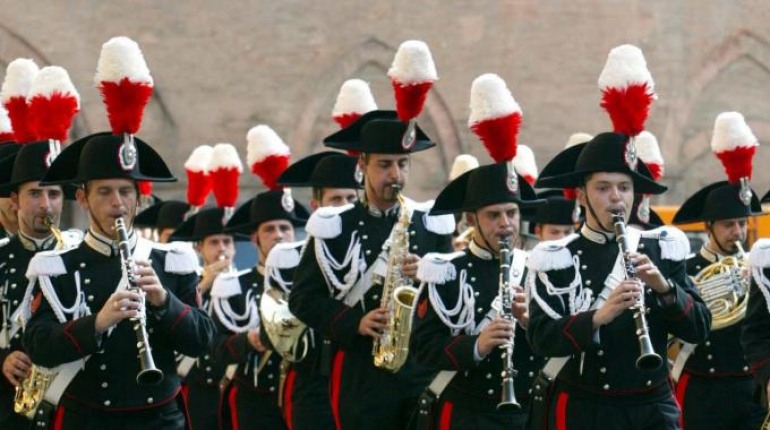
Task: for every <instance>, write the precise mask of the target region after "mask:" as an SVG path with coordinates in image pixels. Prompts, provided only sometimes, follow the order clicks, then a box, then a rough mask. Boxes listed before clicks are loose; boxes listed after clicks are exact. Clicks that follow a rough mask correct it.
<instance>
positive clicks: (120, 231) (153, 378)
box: [115, 218, 163, 386]
mask: <svg viewBox="0 0 770 430" xmlns="http://www.w3.org/2000/svg"><path fill="white" fill-rule="evenodd" d="M115 233H116V234H117V236H118V249H119V250H120V262H121V264H122V265H123V269H124V270H125V271H126V277H127V278H128V288H127V289H128V291H132V292H135V293H138V294H139V297H140V299H139V315H138V316H136V317H134V318H131V323H132V324H133V328H134V333H135V334H136V347H137V348H138V349H139V355H138V358H139V373H138V374H137V375H136V383H137V384H139V385H145V386H147V385H158V384H160V382H161V381H163V371H161V370H160V369H158V368H157V367H155V360H153V359H152V349H150V341H149V336H148V335H147V316H146V304H145V298H144V290H142V289H141V288H140V287H139V285H138V284H137V282H136V275H135V274H134V268H135V263H134V258H133V256H132V255H131V247H130V246H129V243H128V232H127V230H126V222H125V220H123V218H117V219H115Z"/></svg>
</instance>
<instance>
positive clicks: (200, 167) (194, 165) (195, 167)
mask: <svg viewBox="0 0 770 430" xmlns="http://www.w3.org/2000/svg"><path fill="white" fill-rule="evenodd" d="M213 152H214V148H212V147H211V146H209V145H201V146H199V147H197V148H195V149H193V152H192V153H191V154H190V156H189V157H188V158H187V161H185V162H184V168H185V170H189V171H191V172H208V169H209V165H210V164H211V155H212V153H213Z"/></svg>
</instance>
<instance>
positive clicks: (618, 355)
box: [527, 227, 711, 401]
mask: <svg viewBox="0 0 770 430" xmlns="http://www.w3.org/2000/svg"><path fill="white" fill-rule="evenodd" d="M628 230H629V234H634V233H633V232H637V234H641V238H640V239H639V244H638V248H637V251H638V252H640V253H643V254H646V255H647V256H649V257H650V259H651V260H652V262H653V263H654V264H655V265H656V266H657V267H658V269H659V270H660V272H661V273H662V274H663V276H664V277H666V278H667V279H668V282H669V284H670V285H671V287H672V288H673V294H674V297H673V299H674V300H673V302H672V303H670V304H667V305H664V304H663V302H662V299H661V298H660V296H659V295H658V294H656V293H655V292H653V291H652V289H651V288H649V287H645V303H646V306H647V308H648V310H649V312H648V313H647V323H648V326H649V333H650V336H651V342H652V346H653V349H654V350H655V352H656V353H657V354H659V355H661V356H662V357H664V363H665V352H666V344H667V337H668V334H669V333H671V334H673V335H674V336H677V337H678V338H680V339H682V340H684V341H686V342H691V343H700V342H703V341H705V340H706V337H707V335H708V330H709V327H710V323H711V314H710V313H709V311H708V309H707V308H706V305H705V304H704V303H703V301H702V300H701V298H700V296H699V295H698V294H697V292H696V291H695V289H694V287H693V284H692V281H691V280H690V278H689V277H688V276H687V274H686V272H685V257H686V256H687V254H689V242H688V241H687V238H686V236H685V235H684V233H682V232H681V231H680V230H677V229H675V228H670V227H661V228H659V229H656V230H651V231H647V232H639V231H638V230H635V229H632V228H631V227H629V228H628ZM632 230H633V231H632ZM618 254H619V249H618V245H617V244H616V243H615V241H614V238H611V237H608V236H605V235H602V234H601V233H597V232H594V231H591V230H589V229H588V228H587V227H583V229H582V230H581V232H580V234H575V235H572V236H570V237H568V238H565V239H563V240H561V241H552V242H543V243H541V244H539V245H538V246H537V247H536V248H535V249H534V250H533V251H532V253H531V254H530V259H529V268H530V270H532V271H531V272H530V274H529V279H528V283H529V288H530V289H531V294H532V300H530V302H529V305H530V324H529V329H528V332H527V333H528V336H529V340H530V343H531V345H532V348H533V349H534V351H535V352H536V353H540V354H542V355H545V356H549V357H563V356H569V357H570V360H569V361H568V362H567V364H566V365H565V366H564V367H563V368H562V369H561V371H560V372H559V375H558V378H557V381H560V382H561V383H562V384H565V385H566V386H568V387H570V389H571V390H572V391H575V392H582V393H584V394H592V395H600V396H614V397H616V398H625V399H631V400H634V399H636V400H634V401H641V399H640V397H639V396H648V397H650V400H653V399H652V398H653V397H654V398H656V399H657V398H659V397H660V396H670V390H669V389H668V385H667V378H668V368H667V366H666V365H665V364H664V365H661V366H659V367H658V368H657V369H655V370H646V371H643V370H639V369H638V368H637V367H636V365H635V363H636V360H637V358H638V357H639V354H640V348H639V343H638V338H637V335H636V326H635V324H634V320H633V317H632V312H631V311H628V312H623V313H622V314H621V315H619V316H618V317H617V318H615V319H614V320H613V321H612V322H610V323H609V324H607V325H604V326H602V327H600V328H599V329H598V330H595V329H594V327H593V315H594V313H595V312H596V311H595V310H592V309H590V306H591V303H592V302H593V300H594V299H595V298H596V297H597V296H598V295H599V293H600V292H602V290H603V289H604V284H605V280H606V279H607V278H608V275H609V274H610V272H611V271H612V269H613V266H614V265H615V261H616V259H617V257H618ZM623 273H624V272H623ZM622 277H624V276H622ZM607 296H609V294H607Z"/></svg>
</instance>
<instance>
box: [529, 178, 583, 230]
mask: <svg viewBox="0 0 770 430" xmlns="http://www.w3.org/2000/svg"><path fill="white" fill-rule="evenodd" d="M537 196H538V198H541V199H544V200H545V203H544V204H542V205H538V206H537V207H536V208H535V209H534V214H533V215H532V216H531V217H526V218H529V222H530V224H532V225H533V226H534V233H535V235H536V236H537V237H538V239H540V240H557V239H561V238H563V237H567V236H569V235H571V234H572V233H574V232H575V224H577V223H578V222H579V221H580V220H579V219H576V218H577V217H575V213H574V212H575V202H574V201H573V200H570V199H568V198H566V197H564V194H563V193H562V191H561V190H548V191H541V192H539V193H537ZM530 212H531V211H530Z"/></svg>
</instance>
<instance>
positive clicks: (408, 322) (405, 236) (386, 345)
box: [372, 185, 417, 373]
mask: <svg viewBox="0 0 770 430" xmlns="http://www.w3.org/2000/svg"><path fill="white" fill-rule="evenodd" d="M393 190H394V192H395V193H396V198H397V199H398V203H399V205H400V206H401V212H400V214H399V217H398V221H396V225H395V226H394V227H393V232H392V234H391V237H390V240H391V242H390V248H389V250H388V266H387V272H386V273H385V279H384V282H383V283H382V300H381V301H380V307H381V308H383V309H386V310H387V311H388V324H387V327H386V328H385V330H383V333H382V335H381V336H380V337H379V338H375V339H374V342H373V346H372V355H373V356H374V365H375V366H377V367H379V368H382V369H387V370H389V371H391V372H393V373H395V372H398V370H399V369H400V368H401V366H403V365H404V363H405V362H406V357H407V355H409V337H410V335H411V333H412V315H413V312H414V304H415V301H416V300H417V289H416V288H414V287H413V286H412V280H411V279H409V278H406V277H404V274H403V271H402V268H403V265H404V260H405V259H406V256H407V255H408V254H409V222H410V219H411V218H412V214H411V213H410V212H409V210H408V209H407V207H406V202H405V200H404V197H403V196H402V195H401V189H400V187H397V186H396V185H394V186H393Z"/></svg>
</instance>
